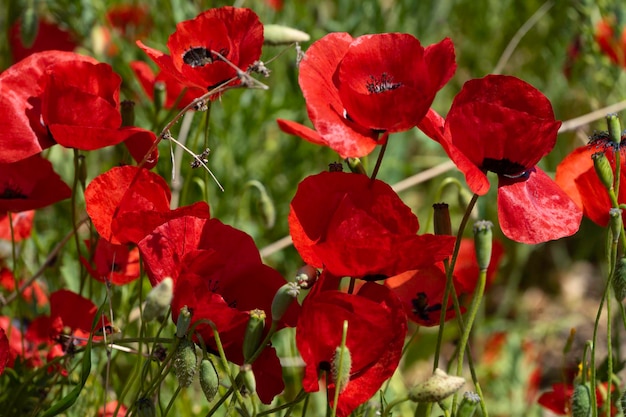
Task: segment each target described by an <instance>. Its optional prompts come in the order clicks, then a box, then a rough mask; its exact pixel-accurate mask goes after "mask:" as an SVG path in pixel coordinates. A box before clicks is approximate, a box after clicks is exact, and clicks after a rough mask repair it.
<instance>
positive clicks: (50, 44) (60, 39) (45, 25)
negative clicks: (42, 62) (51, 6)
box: [9, 19, 77, 63]
mask: <svg viewBox="0 0 626 417" xmlns="http://www.w3.org/2000/svg"><path fill="white" fill-rule="evenodd" d="M21 26H22V22H21V21H19V20H18V21H16V22H15V23H13V25H11V28H10V29H9V44H10V45H11V56H13V62H14V63H15V62H18V61H21V60H22V59H24V58H26V57H27V56H29V55H32V54H34V53H36V52H41V51H52V50H56V51H73V50H74V49H75V48H76V46H77V44H76V40H75V39H74V35H72V33H70V32H69V31H67V30H65V29H63V28H61V27H59V25H57V24H56V23H52V22H49V21H47V20H45V19H39V22H38V23H37V35H36V37H35V39H34V40H33V43H32V45H30V46H26V45H24V44H23V42H22V36H21V34H20V31H21Z"/></svg>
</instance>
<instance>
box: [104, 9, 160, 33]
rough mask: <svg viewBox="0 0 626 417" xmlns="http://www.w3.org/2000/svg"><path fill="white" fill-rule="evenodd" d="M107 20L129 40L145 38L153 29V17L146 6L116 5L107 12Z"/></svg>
mask: <svg viewBox="0 0 626 417" xmlns="http://www.w3.org/2000/svg"><path fill="white" fill-rule="evenodd" d="M106 19H107V21H108V22H109V24H110V25H111V26H112V27H113V28H114V29H115V30H117V31H118V32H120V33H121V34H122V36H125V37H127V38H129V39H131V38H140V37H143V36H145V35H147V34H148V33H150V31H151V29H152V17H151V16H150V13H149V9H148V6H147V5H145V4H116V5H114V6H111V8H109V9H108V10H107V12H106Z"/></svg>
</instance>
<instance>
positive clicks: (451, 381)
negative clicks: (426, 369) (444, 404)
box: [409, 368, 465, 403]
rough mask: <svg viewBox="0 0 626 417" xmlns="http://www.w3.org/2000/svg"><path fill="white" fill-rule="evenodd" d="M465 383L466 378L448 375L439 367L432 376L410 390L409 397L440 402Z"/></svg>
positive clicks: (422, 400) (420, 400)
mask: <svg viewBox="0 0 626 417" xmlns="http://www.w3.org/2000/svg"><path fill="white" fill-rule="evenodd" d="M463 385H465V378H462V377H460V376H452V375H448V374H446V373H445V372H444V371H442V370H441V369H439V368H437V369H435V372H434V373H433V375H432V376H431V377H430V378H428V379H427V380H426V381H424V382H422V383H421V384H418V385H416V386H415V387H414V388H413V389H412V390H411V391H410V392H409V399H410V400H411V401H413V402H431V403H435V402H439V401H442V400H444V399H446V398H448V397H449V396H450V395H452V394H454V393H455V392H457V391H458V390H459V389H461V387H462V386H463Z"/></svg>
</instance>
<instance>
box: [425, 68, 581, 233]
mask: <svg viewBox="0 0 626 417" xmlns="http://www.w3.org/2000/svg"><path fill="white" fill-rule="evenodd" d="M560 125H561V122H559V121H556V120H555V119H554V113H553V112H552V106H551V105H550V102H549V101H548V99H547V98H546V97H545V96H544V95H543V94H541V92H539V91H538V90H536V89H535V88H533V87H532V86H530V85H529V84H527V83H525V82H524V81H522V80H519V79H517V78H515V77H511V76H504V75H489V76H487V77H484V78H481V79H476V80H470V81H468V82H467V83H465V85H464V86H463V89H462V90H461V92H460V93H459V94H458V95H457V96H456V97H455V99H454V102H453V103H452V107H451V108H450V112H449V113H448V116H447V118H446V120H445V121H444V119H443V118H442V117H441V116H439V115H438V114H437V113H435V112H434V111H432V110H431V111H429V114H428V115H427V116H426V118H424V120H423V121H422V123H420V125H419V127H420V129H422V130H423V131H424V132H425V133H426V134H427V135H428V136H430V137H431V138H432V139H434V140H436V141H437V142H439V143H440V144H441V145H442V146H443V148H444V149H445V151H446V153H447V154H448V156H449V157H450V158H451V159H452V160H453V161H454V163H455V164H456V166H457V167H458V168H459V169H460V170H461V171H462V172H463V174H465V179H466V181H467V183H468V185H469V187H470V189H471V190H472V191H473V192H474V193H476V194H480V195H483V194H485V193H487V190H488V189H489V180H488V178H487V174H486V172H487V171H492V172H494V173H496V174H497V175H498V219H499V221H500V227H501V229H502V232H503V233H504V235H505V236H507V237H508V238H510V239H512V240H515V241H517V242H522V243H540V242H545V241H548V240H553V239H559V238H561V237H565V236H570V235H572V234H574V233H576V231H577V230H578V227H579V225H580V221H581V217H582V213H581V212H580V210H579V209H578V208H577V207H576V204H575V203H574V202H573V201H572V200H571V199H570V198H569V197H568V196H567V194H565V192H563V190H561V188H560V187H559V186H558V185H556V183H554V181H552V179H550V177H548V175H546V174H545V173H544V172H543V171H542V170H541V169H539V168H538V167H536V166H535V165H536V164H537V163H538V162H539V160H540V159H541V158H542V157H543V156H544V155H546V154H547V153H548V152H550V151H551V150H552V148H553V147H554V144H555V143H556V135H557V131H558V129H559V126H560Z"/></svg>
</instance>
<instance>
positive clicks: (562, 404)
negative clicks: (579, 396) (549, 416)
mask: <svg viewBox="0 0 626 417" xmlns="http://www.w3.org/2000/svg"><path fill="white" fill-rule="evenodd" d="M602 385H604V389H605V390H606V387H607V383H606V382H603V383H602ZM573 393H574V385H573V384H572V383H567V384H565V383H562V382H560V383H557V384H552V391H547V392H544V393H543V394H541V396H540V397H539V399H538V400H537V402H538V403H539V404H540V405H541V406H542V407H544V408H547V409H548V410H550V411H552V412H553V413H555V414H558V415H560V416H566V415H568V414H569V413H570V412H571V403H572V394H573ZM596 399H597V404H598V409H599V408H600V407H602V404H603V402H604V401H603V398H602V394H601V392H600V390H599V389H598V388H596ZM612 408H613V409H614V407H612ZM601 415H602V416H605V415H606V414H601ZM611 415H613V413H611Z"/></svg>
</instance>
